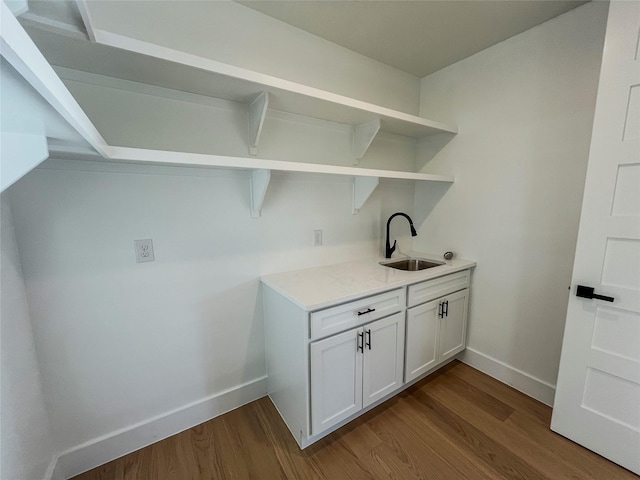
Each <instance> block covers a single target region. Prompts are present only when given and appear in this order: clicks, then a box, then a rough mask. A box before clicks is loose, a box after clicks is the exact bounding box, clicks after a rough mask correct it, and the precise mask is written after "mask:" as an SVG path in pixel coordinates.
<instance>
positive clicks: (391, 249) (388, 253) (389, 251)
mask: <svg viewBox="0 0 640 480" xmlns="http://www.w3.org/2000/svg"><path fill="white" fill-rule="evenodd" d="M398 215H401V216H403V217H404V218H406V219H407V220H409V227H410V228H411V236H412V237H415V236H416V235H418V232H416V229H415V228H414V227H413V220H411V217H410V216H409V215H407V214H406V213H402V212H397V213H394V214H393V215H391V216H390V217H389V220H387V245H386V247H385V254H384V255H385V258H391V254H392V253H393V252H395V250H396V243H397V240H394V241H393V247H392V246H391V245H390V244H389V225H390V224H391V220H393V217H397V216H398Z"/></svg>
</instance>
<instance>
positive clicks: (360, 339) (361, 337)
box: [356, 332, 364, 353]
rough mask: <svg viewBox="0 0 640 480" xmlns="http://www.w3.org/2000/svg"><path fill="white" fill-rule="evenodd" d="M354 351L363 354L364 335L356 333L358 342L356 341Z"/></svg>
mask: <svg viewBox="0 0 640 480" xmlns="http://www.w3.org/2000/svg"><path fill="white" fill-rule="evenodd" d="M356 345H357V346H356V350H360V351H361V352H362V353H364V333H362V332H360V333H358V340H357V341H356Z"/></svg>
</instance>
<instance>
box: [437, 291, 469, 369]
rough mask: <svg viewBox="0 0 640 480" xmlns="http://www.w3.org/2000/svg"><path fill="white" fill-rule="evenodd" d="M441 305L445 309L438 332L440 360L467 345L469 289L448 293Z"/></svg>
mask: <svg viewBox="0 0 640 480" xmlns="http://www.w3.org/2000/svg"><path fill="white" fill-rule="evenodd" d="M441 305H442V308H443V310H442V314H441V315H442V317H441V318H440V331H439V333H438V339H439V342H438V359H439V361H440V362H442V361H444V360H447V359H448V358H451V357H453V356H454V355H455V354H456V353H459V352H461V351H462V350H464V347H465V346H466V339H467V308H468V305H469V289H465V290H462V291H460V292H456V293H452V294H451V295H447V296H446V297H445V298H444V299H443V300H442V302H441Z"/></svg>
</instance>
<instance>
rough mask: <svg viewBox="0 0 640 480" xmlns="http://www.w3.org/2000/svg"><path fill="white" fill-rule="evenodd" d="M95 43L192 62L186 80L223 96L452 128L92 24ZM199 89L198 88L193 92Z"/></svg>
mask: <svg viewBox="0 0 640 480" xmlns="http://www.w3.org/2000/svg"><path fill="white" fill-rule="evenodd" d="M92 34H93V36H94V38H95V41H96V43H98V44H101V45H106V46H110V47H114V48H118V49H122V50H125V51H127V52H135V53H138V54H141V55H144V56H146V57H152V58H155V59H159V60H163V61H169V62H172V63H174V64H178V65H182V66H186V67H191V68H190V69H189V71H185V72H183V73H184V74H185V75H188V76H190V77H191V80H189V81H188V83H189V84H191V85H197V84H202V83H204V82H202V80H204V78H202V79H199V78H198V77H199V76H202V75H205V74H207V73H208V75H206V83H207V85H208V87H207V88H208V89H210V90H209V92H202V93H204V94H205V95H210V96H214V97H217V98H224V99H227V100H234V101H243V102H245V103H250V102H252V101H253V100H254V99H255V98H257V97H258V96H259V95H261V94H262V93H263V92H265V91H266V92H269V93H270V94H271V95H270V99H269V108H272V109H274V110H280V111H284V112H289V113H295V114H299V115H305V116H309V117H314V118H319V119H322V120H329V121H332V122H337V123H344V124H349V125H353V126H354V127H356V126H359V125H364V124H367V123H369V122H372V121H375V120H379V121H380V130H381V131H384V132H389V133H393V134H397V135H403V136H407V137H414V138H421V137H425V136H429V135H434V134H438V133H457V129H456V128H455V127H453V126H451V125H446V124H444V123H440V122H436V121H433V120H429V119H426V118H423V117H418V116H416V115H411V114H408V113H404V112H399V111H396V110H392V109H390V108H386V107H382V106H379V105H374V104H371V103H367V102H363V101H361V100H357V99H354V98H350V97H346V96H343V95H339V94H336V93H332V92H327V91H325V90H321V89H318V88H315V87H310V86H308V85H303V84H300V83H296V82H292V81H289V80H285V79H282V78H277V77H274V76H271V75H265V74H262V73H259V72H255V71H252V70H248V69H245V68H241V67H236V66H234V65H229V64H226V63H221V62H218V61H216V60H212V59H209V58H204V57H201V56H197V55H192V54H189V53H186V52H182V51H179V50H174V49H171V48H168V47H165V46H160V45H156V44H152V43H148V42H144V41H141V40H138V39H134V38H130V37H125V36H123V35H119V34H115V33H112V32H107V31H104V30H100V29H92ZM195 93H201V92H195Z"/></svg>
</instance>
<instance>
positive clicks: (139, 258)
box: [133, 238, 155, 263]
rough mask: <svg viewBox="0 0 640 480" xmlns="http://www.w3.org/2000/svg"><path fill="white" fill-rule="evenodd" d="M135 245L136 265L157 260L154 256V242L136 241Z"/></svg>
mask: <svg viewBox="0 0 640 480" xmlns="http://www.w3.org/2000/svg"><path fill="white" fill-rule="evenodd" d="M133 244H134V247H135V250H136V263H141V262H153V261H154V260H155V256H154V255H153V241H152V240H151V239H150V238H146V239H144V240H134V241H133Z"/></svg>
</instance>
